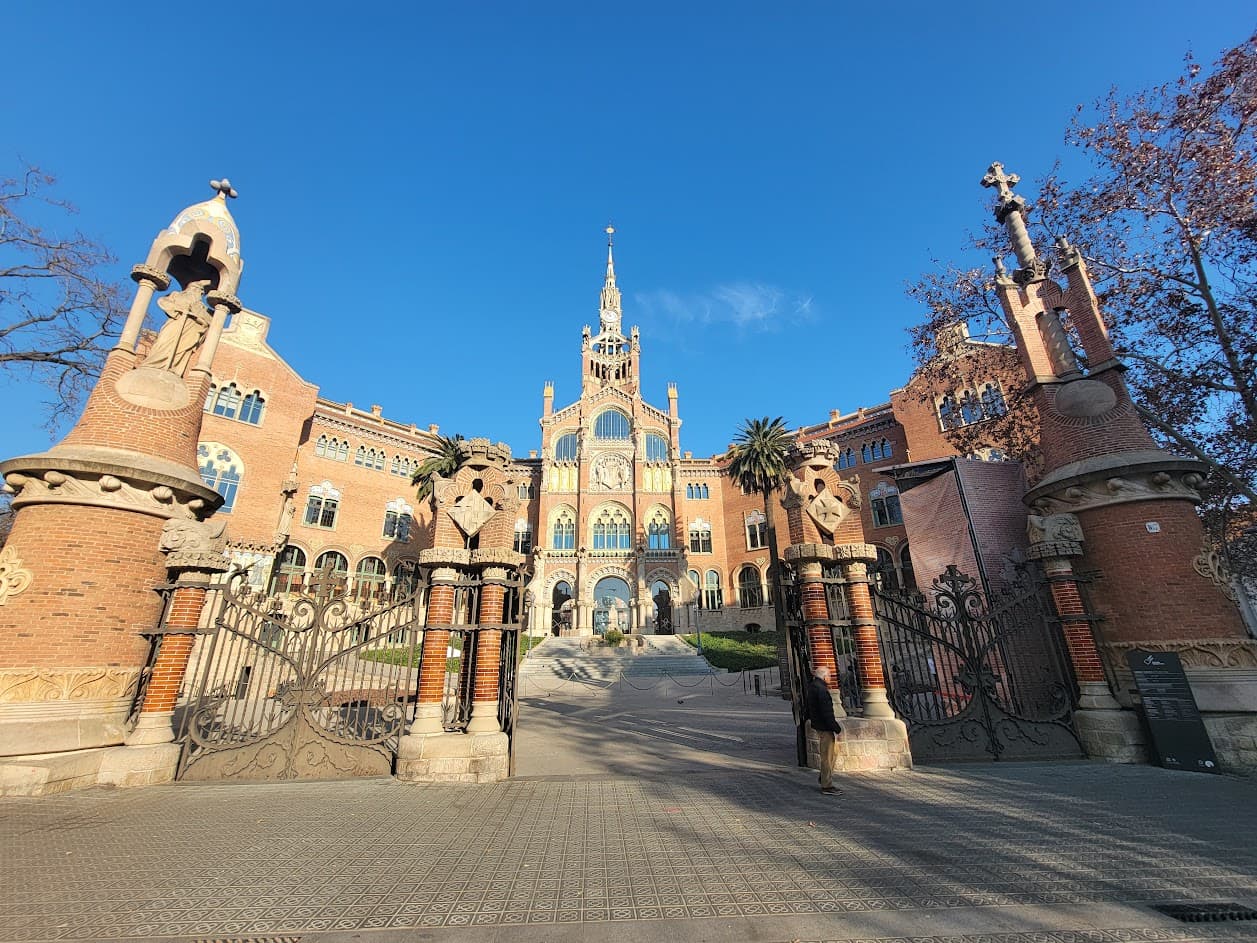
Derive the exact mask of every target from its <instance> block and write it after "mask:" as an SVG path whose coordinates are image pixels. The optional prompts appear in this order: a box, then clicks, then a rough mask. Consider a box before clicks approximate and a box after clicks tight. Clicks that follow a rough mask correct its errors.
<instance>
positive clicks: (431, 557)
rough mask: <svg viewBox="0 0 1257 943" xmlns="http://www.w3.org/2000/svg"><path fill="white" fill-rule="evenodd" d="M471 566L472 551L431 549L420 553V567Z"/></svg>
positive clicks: (446, 548) (452, 548)
mask: <svg viewBox="0 0 1257 943" xmlns="http://www.w3.org/2000/svg"><path fill="white" fill-rule="evenodd" d="M470 564H471V551H470V550H465V549H463V548H462V547H429V548H427V549H426V550H420V551H419V565H420V566H442V565H445V566H459V567H465V566H469V565H470Z"/></svg>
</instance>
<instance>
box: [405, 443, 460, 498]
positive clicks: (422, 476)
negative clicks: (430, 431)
mask: <svg viewBox="0 0 1257 943" xmlns="http://www.w3.org/2000/svg"><path fill="white" fill-rule="evenodd" d="M437 439H438V440H439V444H438V446H437V453H436V454H435V455H433V456H431V457H429V458H426V459H424V460H423V462H422V463H420V465H419V467H418V468H417V469H415V473H414V475H412V476H411V478H410V483H411V484H412V485H417V486H418V488H419V492H418V494H419V500H420V501H422V500H423V499H424V498H426V497H428V496H429V495H430V494H432V485H433V483H434V482H435V481H436V479H437V478H449V477H451V476H452V475H453V474H454V472H456V471H458V470H459V469H460V468H462V467H463V462H464V460H465V459H464V457H463V453H462V449H461V448H460V446H461V443H462V441H463V437H462V436H461V435H455V436H454V438H452V439H451V438H450V437H449V436H447V435H442V436H437Z"/></svg>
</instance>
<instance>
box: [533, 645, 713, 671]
mask: <svg viewBox="0 0 1257 943" xmlns="http://www.w3.org/2000/svg"><path fill="white" fill-rule="evenodd" d="M636 638H638V639H640V640H641V642H642V644H641V645H637V644H633V645H632V647H624V648H607V647H604V646H602V645H600V644H599V643H598V639H597V638H548V639H546V640H545V641H544V642H542V643H541V644H540V645H538V646H536V647H535V648H533V649H532V650H531V651H529V652H528V654H527V655H526V656H525V657H524V660H523V662H522V663H521V664H520V666H519V675H520V677H521V678H534V679H537V680H538V681H551V680H555V679H558V680H563V681H566V680H568V679H571V680H573V681H583V682H591V683H611V682H614V681H617V680H619V678H620V677H621V676H623V677H625V678H658V677H663V676H664V675H671V676H673V677H693V676H694V675H707V674H711V673H712V667H711V665H709V664H708V663H707V660H706V659H705V658H703V657H702V656H700V655H699V654H698V652H697V651H695V650H694V648H693V647H692V646H690V645H687V644H686V643H685V642H683V641H681V640H680V639H679V638H676V637H675V636H672V635H644V636H637V637H636Z"/></svg>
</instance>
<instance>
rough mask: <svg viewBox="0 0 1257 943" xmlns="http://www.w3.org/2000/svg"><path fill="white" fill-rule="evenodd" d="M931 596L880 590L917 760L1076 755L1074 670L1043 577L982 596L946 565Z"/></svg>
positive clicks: (893, 683) (886, 653)
mask: <svg viewBox="0 0 1257 943" xmlns="http://www.w3.org/2000/svg"><path fill="white" fill-rule="evenodd" d="M932 596H933V601H932V602H931V601H927V598H926V597H924V596H922V595H921V594H919V593H909V594H898V593H892V592H887V591H884V590H878V591H875V592H874V594H873V603H874V609H875V611H876V614H877V621H878V634H879V638H880V642H881V652H882V662H883V666H884V668H885V672H886V684H887V694H888V696H889V698H890V700H891V703H892V705H893V707H894V709H895V713H896V714H898V715H899V717H900V718H901V719H902V720H904V722H905V723H907V725H908V739H909V741H910V744H911V747H912V755H913V757H914V758H915V759H917V760H926V761H928V760H1009V759H1048V758H1063V757H1078V756H1081V755H1082V748H1081V746H1080V744H1079V742H1078V737H1077V734H1076V733H1075V731H1074V727H1073V719H1072V711H1073V704H1074V702H1075V698H1076V689H1075V685H1074V681H1073V673H1072V671H1071V670H1070V667H1069V663H1068V660H1067V656H1066V652H1065V646H1064V641H1063V639H1062V637H1061V632H1060V627H1059V624H1058V623H1057V621H1056V619H1055V616H1054V610H1053V608H1052V603H1051V601H1050V598H1049V597H1048V596H1047V594H1046V588H1045V587H1044V585H1043V583H1042V582H1041V581H1039V580H1037V579H1034V578H1032V577H1031V576H1030V575H1029V574H1027V575H1026V577H1025V579H1023V580H1022V581H1021V582H1020V583H1018V584H1017V585H1016V586H1015V587H1014V588H1013V589H1011V590H1010V591H1009V592H1008V593H1007V594H1004V595H999V596H994V597H992V598H991V599H990V600H987V599H985V598H984V597H983V595H982V593H981V591H980V590H979V589H978V588H977V587H976V586H975V583H974V580H973V579H971V578H970V577H968V576H966V575H965V574H963V573H961V572H960V571H959V570H957V569H956V567H955V566H949V567H948V568H947V570H946V571H945V572H944V573H943V574H942V575H941V576H940V577H939V578H938V579H936V580H934V588H933V592H932Z"/></svg>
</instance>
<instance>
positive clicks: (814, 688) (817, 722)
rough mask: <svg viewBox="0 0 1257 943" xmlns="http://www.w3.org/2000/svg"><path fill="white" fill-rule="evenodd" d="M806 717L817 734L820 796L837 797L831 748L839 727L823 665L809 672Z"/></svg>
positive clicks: (826, 673) (840, 729)
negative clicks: (821, 793) (822, 794)
mask: <svg viewBox="0 0 1257 943" xmlns="http://www.w3.org/2000/svg"><path fill="white" fill-rule="evenodd" d="M806 703H807V717H808V720H809V721H811V723H812V730H814V731H815V732H816V746H817V750H818V752H819V753H820V767H821V770H820V772H821V792H823V793H825V794H826V795H831V796H833V795H838V790H837V789H835V788H834V746H835V744H836V742H837V737H838V734H840V733H842V725H841V724H839V723H838V719H837V718H836V717H834V701H833V698H832V697H831V696H830V693H829V669H828V668H826V667H825V666H824V665H822V666H821V667H819V668H817V669H816V670H815V671H813V672H812V680H810V681H809V682H808V683H807V689H806Z"/></svg>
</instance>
